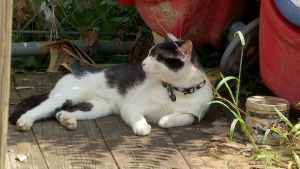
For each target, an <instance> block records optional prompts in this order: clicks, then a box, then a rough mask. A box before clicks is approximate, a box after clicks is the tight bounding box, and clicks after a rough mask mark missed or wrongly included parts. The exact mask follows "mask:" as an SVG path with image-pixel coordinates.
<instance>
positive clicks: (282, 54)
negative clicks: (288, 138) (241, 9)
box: [259, 0, 300, 111]
mask: <svg viewBox="0 0 300 169" xmlns="http://www.w3.org/2000/svg"><path fill="white" fill-rule="evenodd" d="M259 38H260V40H259V55H260V56H259V61H260V73H261V76H262V79H263V81H264V83H265V84H266V85H267V86H268V87H269V88H270V90H272V91H273V92H274V93H275V94H276V95H278V96H279V97H282V98H284V99H287V100H288V101H289V102H290V105H291V106H295V105H296V104H297V103H298V102H300V65H299V64H300V27H299V26H296V25H294V24H292V23H291V22H289V21H288V20H287V19H285V18H284V16H283V15H282V14H281V13H280V12H279V10H278V9H277V7H276V6H275V3H274V0H263V1H261V11H260V25H259ZM296 109H297V110H298V111H300V106H298V107H296Z"/></svg>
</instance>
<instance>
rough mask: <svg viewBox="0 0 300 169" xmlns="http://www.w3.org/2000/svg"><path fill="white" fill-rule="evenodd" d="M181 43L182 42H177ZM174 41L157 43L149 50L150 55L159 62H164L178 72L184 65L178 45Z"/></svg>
mask: <svg viewBox="0 0 300 169" xmlns="http://www.w3.org/2000/svg"><path fill="white" fill-rule="evenodd" d="M175 43H176V44H177V45H180V44H181V42H178V41H177V42H175ZM177 45H175V44H174V42H173V41H170V42H164V43H160V44H157V45H156V46H154V47H152V48H151V49H150V51H149V57H150V58H155V60H156V61H157V62H160V63H162V64H164V65H165V66H166V67H168V68H169V69H170V70H172V71H174V72H177V71H178V70H180V69H181V68H182V67H183V66H184V62H183V61H182V60H181V54H180V53H179V52H178V50H177V49H178V47H177Z"/></svg>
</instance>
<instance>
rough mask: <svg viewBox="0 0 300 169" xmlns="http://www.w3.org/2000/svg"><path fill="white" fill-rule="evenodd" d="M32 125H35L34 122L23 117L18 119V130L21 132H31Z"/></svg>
mask: <svg viewBox="0 0 300 169" xmlns="http://www.w3.org/2000/svg"><path fill="white" fill-rule="evenodd" d="M32 124H33V121H32V120H31V119H29V118H26V117H24V116H21V117H20V118H19V119H18V121H17V123H16V125H17V129H18V130H19V131H29V130H30V128H31V126H32Z"/></svg>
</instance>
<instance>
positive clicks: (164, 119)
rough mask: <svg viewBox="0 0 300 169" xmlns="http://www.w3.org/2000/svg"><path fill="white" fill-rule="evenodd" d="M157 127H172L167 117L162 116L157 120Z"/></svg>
mask: <svg viewBox="0 0 300 169" xmlns="http://www.w3.org/2000/svg"><path fill="white" fill-rule="evenodd" d="M158 125H159V126H160V127H161V128H170V127H172V122H171V120H170V118H169V117H168V116H164V117H162V118H161V119H160V120H159V122H158Z"/></svg>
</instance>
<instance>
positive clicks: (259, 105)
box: [245, 96, 289, 145]
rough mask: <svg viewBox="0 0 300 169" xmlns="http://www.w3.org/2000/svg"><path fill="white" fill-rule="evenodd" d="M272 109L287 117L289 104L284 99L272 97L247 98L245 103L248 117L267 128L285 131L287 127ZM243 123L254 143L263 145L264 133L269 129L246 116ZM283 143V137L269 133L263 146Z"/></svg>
mask: <svg viewBox="0 0 300 169" xmlns="http://www.w3.org/2000/svg"><path fill="white" fill-rule="evenodd" d="M274 107H276V109H277V110H279V111H280V112H281V113H282V114H283V115H284V116H286V117H288V113H289V102H288V101H287V100H285V99H281V98H278V97H272V96H252V97H249V98H247V101H246V112H247V113H248V114H249V115H250V116H252V117H254V118H255V119H257V120H258V121H260V122H262V123H264V124H267V125H269V126H272V127H274V126H279V127H282V128H284V129H287V125H286V124H285V122H284V121H283V120H282V119H281V118H280V116H279V115H278V113H277V112H276V110H275V108H274ZM245 122H246V125H247V129H248V131H249V133H250V135H251V136H252V138H253V139H254V141H255V142H256V143H258V144H263V138H264V135H265V132H266V131H267V130H268V129H269V127H267V126H264V125H263V124H260V123H259V122H256V121H254V120H252V119H251V118H250V117H248V116H246V118H245ZM284 141H285V139H284V138H283V137H281V136H280V135H279V134H277V133H275V132H272V131H271V132H270V134H269V136H268V137H267V140H266V143H265V144H268V145H280V144H282V143H284Z"/></svg>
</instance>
